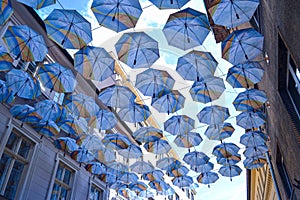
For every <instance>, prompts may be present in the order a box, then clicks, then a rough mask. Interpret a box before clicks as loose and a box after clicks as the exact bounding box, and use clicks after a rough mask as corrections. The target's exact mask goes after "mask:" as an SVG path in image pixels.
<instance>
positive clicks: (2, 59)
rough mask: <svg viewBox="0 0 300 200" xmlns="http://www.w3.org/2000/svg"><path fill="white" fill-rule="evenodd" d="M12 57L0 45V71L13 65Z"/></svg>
mask: <svg viewBox="0 0 300 200" xmlns="http://www.w3.org/2000/svg"><path fill="white" fill-rule="evenodd" d="M13 61H14V59H13V58H12V57H11V56H10V54H9V53H8V52H7V51H6V48H5V47H3V46H0V71H1V72H2V71H9V70H11V69H12V67H13V64H12V63H13Z"/></svg>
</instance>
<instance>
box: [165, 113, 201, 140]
mask: <svg viewBox="0 0 300 200" xmlns="http://www.w3.org/2000/svg"><path fill="white" fill-rule="evenodd" d="M194 128H195V120H193V119H192V118H190V117H188V116H187V115H174V116H172V117H171V118H170V119H168V120H167V121H165V122H164V129H165V131H167V132H168V133H171V134H172V135H183V134H187V133H188V132H189V131H191V130H193V129H194Z"/></svg>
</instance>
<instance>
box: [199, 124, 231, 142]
mask: <svg viewBox="0 0 300 200" xmlns="http://www.w3.org/2000/svg"><path fill="white" fill-rule="evenodd" d="M234 130H235V129H234V127H233V126H232V125H231V124H230V123H228V122H225V123H223V124H217V125H210V126H208V127H207V129H206V130H205V133H204V135H206V136H207V138H208V139H210V140H224V139H226V138H229V137H230V136H231V135H232V134H233V132H234Z"/></svg>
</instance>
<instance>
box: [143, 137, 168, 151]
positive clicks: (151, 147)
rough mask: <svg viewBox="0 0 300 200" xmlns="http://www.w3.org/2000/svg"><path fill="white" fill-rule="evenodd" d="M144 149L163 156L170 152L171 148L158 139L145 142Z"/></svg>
mask: <svg viewBox="0 0 300 200" xmlns="http://www.w3.org/2000/svg"><path fill="white" fill-rule="evenodd" d="M144 148H145V149H146V150H147V151H148V152H152V153H154V154H159V155H160V154H165V153H168V152H169V151H170V150H171V146H170V144H169V142H168V141H166V140H163V139H159V140H156V141H154V142H146V143H145V144H144Z"/></svg>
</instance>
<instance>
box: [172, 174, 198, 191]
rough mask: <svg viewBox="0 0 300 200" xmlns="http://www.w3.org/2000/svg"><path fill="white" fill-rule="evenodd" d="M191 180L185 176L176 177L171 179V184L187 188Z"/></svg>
mask: <svg viewBox="0 0 300 200" xmlns="http://www.w3.org/2000/svg"><path fill="white" fill-rule="evenodd" d="M193 182H194V181H193V178H192V177H190V176H187V175H184V176H178V177H175V178H173V179H172V183H173V185H175V186H178V187H180V188H189V186H190V185H191V184H192V183H193Z"/></svg>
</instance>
